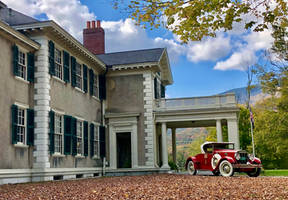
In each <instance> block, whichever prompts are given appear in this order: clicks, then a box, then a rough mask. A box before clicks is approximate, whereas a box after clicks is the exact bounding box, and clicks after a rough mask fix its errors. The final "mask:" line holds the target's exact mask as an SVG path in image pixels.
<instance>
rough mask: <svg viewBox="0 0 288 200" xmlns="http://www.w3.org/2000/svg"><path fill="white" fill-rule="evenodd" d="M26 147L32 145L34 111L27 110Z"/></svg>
mask: <svg viewBox="0 0 288 200" xmlns="http://www.w3.org/2000/svg"><path fill="white" fill-rule="evenodd" d="M27 145H30V146H33V145H34V110H33V109H27Z"/></svg>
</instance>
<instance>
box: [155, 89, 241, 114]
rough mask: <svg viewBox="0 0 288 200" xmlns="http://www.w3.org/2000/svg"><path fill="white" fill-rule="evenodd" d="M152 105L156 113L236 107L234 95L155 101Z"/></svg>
mask: <svg viewBox="0 0 288 200" xmlns="http://www.w3.org/2000/svg"><path fill="white" fill-rule="evenodd" d="M154 103H155V108H156V111H169V110H189V109H191V110H192V109H205V108H206V109H209V108H224V107H225V108H227V107H228V108H229V107H230V108H233V107H236V99H235V95H234V93H228V94H224V95H215V96H205V97H191V98H175V99H157V100H155V102H154Z"/></svg>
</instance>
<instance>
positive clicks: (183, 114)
mask: <svg viewBox="0 0 288 200" xmlns="http://www.w3.org/2000/svg"><path fill="white" fill-rule="evenodd" d="M155 104H156V110H155V122H156V124H158V126H161V130H159V129H157V128H156V131H158V132H156V135H161V144H160V142H159V140H158V143H157V144H158V148H156V149H159V147H160V146H161V149H160V150H159V151H161V157H160V155H159V153H158V159H156V160H158V162H157V161H156V163H155V164H156V165H157V164H159V163H160V161H161V162H162V167H163V168H165V167H167V165H168V152H167V129H168V128H170V129H171V130H172V157H173V161H174V162H176V128H191V127H213V126H214V127H216V130H217V141H218V142H223V136H222V126H223V125H227V127H228V141H229V142H234V143H235V147H236V148H237V149H239V148H240V143H239V133H238V121H237V112H238V108H237V106H236V101H235V95H234V94H225V95H216V96H208V97H195V98H181V99H161V100H159V101H158V102H155ZM157 144H156V145H157Z"/></svg>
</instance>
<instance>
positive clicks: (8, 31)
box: [0, 20, 40, 50]
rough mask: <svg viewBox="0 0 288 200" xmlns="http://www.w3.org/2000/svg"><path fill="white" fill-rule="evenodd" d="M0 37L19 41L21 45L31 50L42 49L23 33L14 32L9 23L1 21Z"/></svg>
mask: <svg viewBox="0 0 288 200" xmlns="http://www.w3.org/2000/svg"><path fill="white" fill-rule="evenodd" d="M0 36H4V37H6V38H8V39H9V40H15V41H18V42H20V43H21V44H23V45H25V46H26V47H29V48H30V49H31V50H37V49H39V48H40V44H38V43H37V42H35V41H33V40H31V39H30V38H28V37H27V36H25V35H23V34H22V33H20V32H18V31H16V30H14V29H13V28H12V27H11V26H9V25H8V24H7V23H5V22H3V21H1V20H0Z"/></svg>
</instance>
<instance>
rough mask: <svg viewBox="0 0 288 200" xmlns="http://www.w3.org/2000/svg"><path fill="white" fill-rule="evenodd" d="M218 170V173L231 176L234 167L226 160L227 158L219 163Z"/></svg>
mask: <svg viewBox="0 0 288 200" xmlns="http://www.w3.org/2000/svg"><path fill="white" fill-rule="evenodd" d="M219 171H220V174H221V175H222V176H224V177H229V176H233V174H234V169H233V166H232V164H231V163H230V162H229V161H227V160H223V161H222V162H221V163H220V165H219Z"/></svg>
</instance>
